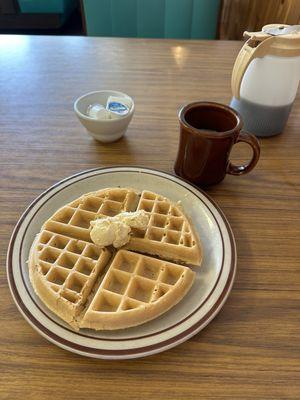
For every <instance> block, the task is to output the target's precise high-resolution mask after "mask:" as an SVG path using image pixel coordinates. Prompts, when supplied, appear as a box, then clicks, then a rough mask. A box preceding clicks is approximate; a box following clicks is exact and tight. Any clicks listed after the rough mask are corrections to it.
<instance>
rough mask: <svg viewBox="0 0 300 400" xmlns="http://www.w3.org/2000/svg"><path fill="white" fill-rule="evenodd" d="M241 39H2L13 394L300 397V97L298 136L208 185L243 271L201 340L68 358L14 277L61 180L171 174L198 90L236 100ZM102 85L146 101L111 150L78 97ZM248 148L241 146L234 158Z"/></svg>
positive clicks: (6, 388)
mask: <svg viewBox="0 0 300 400" xmlns="http://www.w3.org/2000/svg"><path fill="white" fill-rule="evenodd" d="M240 47H241V43H240V42H225V41H224V42H222V41H172V40H139V39H137V40H136V39H99V38H79V37H35V36H32V37H29V36H11V37H5V36H3V37H1V39H0V88H1V91H0V135H1V158H0V162H1V192H0V213H1V215H0V239H1V266H2V268H1V275H0V285H1V303H0V316H1V329H0V346H1V351H0V360H1V372H0V382H1V384H0V398H1V399H9V400H10V399H34V400H35V399H39V400H41V399H53V398H54V399H56V400H58V399H69V398H72V399H82V398H88V399H113V400H115V399H127V398H128V399H132V400H134V399H143V400H145V399H224V398H226V399H239V400H241V399H259V400H261V399H299V397H300V387H299V382H300V381H299V333H300V328H299V299H300V293H299V286H300V285H299V283H300V280H299V267H300V265H299V259H300V246H299V235H300V231H299V204H300V203H299V183H300V182H299V167H300V163H299V160H300V140H299V131H300V98H299V97H298V98H297V100H296V102H295V105H294V108H293V111H292V113H291V116H290V119H289V122H288V126H287V128H286V132H285V133H284V134H283V135H281V136H278V137H274V138H269V139H263V140H261V147H262V152H261V159H260V162H259V164H258V166H257V168H256V169H255V170H254V171H253V172H252V173H250V174H249V175H247V176H244V177H234V176H227V177H226V179H225V181H224V182H223V183H221V184H219V185H218V186H216V187H214V188H211V189H209V190H208V192H209V194H210V195H211V196H212V197H213V198H214V199H215V200H216V201H217V202H218V203H219V205H220V206H221V207H222V209H223V210H224V212H225V214H226V216H227V217H228V220H229V222H230V223H231V225H232V228H233V231H234V233H235V237H236V241H237V249H238V273H237V277H236V281H235V284H234V288H233V290H232V293H231V295H230V297H229V299H228V301H227V303H226V304H225V306H224V308H223V310H222V311H221V312H220V313H219V315H218V316H217V317H216V318H215V319H214V320H213V322H212V323H211V324H210V325H209V326H208V327H206V328H205V329H204V330H203V331H202V332H200V333H199V334H198V335H196V336H195V337H193V338H192V339H191V340H189V341H188V342H186V343H184V344H182V345H180V346H178V347H176V348H174V349H171V350H169V351H166V352H165V353H162V354H158V355H155V356H151V357H148V358H145V359H140V360H132V361H122V362H109V361H101V360H94V359H88V358H83V357H80V356H77V355H75V354H71V353H68V352H66V351H64V350H62V349H60V348H58V347H55V346H54V345H52V344H50V343H49V342H47V341H46V340H45V339H43V338H42V337H41V336H39V335H38V334H37V333H36V332H35V331H34V330H33V329H32V328H31V327H30V326H29V325H28V324H27V323H26V322H25V320H24V319H23V318H22V316H21V315H20V314H19V312H18V310H17V308H16V306H15V304H14V302H13V300H12V297H11V295H10V292H9V289H8V285H7V281H6V275H5V255H6V250H7V245H8V241H9V237H10V234H11V232H12V230H13V227H14V225H15V223H16V221H17V219H18V218H19V216H20V214H21V213H22V211H23V210H24V208H25V207H26V206H27V205H28V203H29V202H31V201H32V200H33V199H34V198H35V197H36V196H37V195H38V194H40V193H41V192H42V191H43V190H45V189H46V188H47V187H48V186H49V185H52V184H53V183H54V182H56V181H58V180H60V179H62V178H64V177H66V176H68V175H70V174H74V173H76V172H79V171H82V170H85V169H88V168H93V167H97V166H109V165H115V164H124V165H143V166H147V167H154V168H160V169H162V170H164V171H168V172H172V171H173V163H174V159H175V155H176V150H177V145H178V122H177V110H178V109H179V107H180V106H181V105H182V104H184V103H186V102H190V101H192V100H196V99H206V100H212V101H220V102H224V103H228V102H229V99H230V96H231V94H230V74H231V69H232V66H233V62H234V59H235V57H236V55H237V53H238V50H239V49H240ZM102 88H111V89H117V90H121V91H124V92H126V93H128V94H130V95H131V96H132V97H133V98H134V99H135V102H136V113H135V116H134V119H133V121H132V123H131V125H130V128H129V130H128V134H127V136H126V137H125V138H123V139H122V140H120V141H119V142H116V143H113V144H108V145H101V144H99V143H97V142H95V141H94V140H92V139H91V138H90V137H89V136H87V134H86V133H85V131H84V129H83V128H82V126H81V125H80V124H79V122H78V121H77V119H76V118H75V115H74V113H73V109H72V107H73V102H74V100H75V99H76V97H78V96H79V95H81V94H83V93H86V92H89V91H92V90H97V89H102ZM248 156H249V152H248V149H247V148H246V147H243V146H242V145H238V146H237V149H235V151H234V158H235V159H246V158H247V157H248ZM297 378H298V379H297Z"/></svg>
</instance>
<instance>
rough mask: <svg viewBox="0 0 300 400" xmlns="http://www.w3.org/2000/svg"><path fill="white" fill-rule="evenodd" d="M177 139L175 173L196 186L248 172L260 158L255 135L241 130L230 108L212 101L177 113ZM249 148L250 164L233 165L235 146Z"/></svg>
mask: <svg viewBox="0 0 300 400" xmlns="http://www.w3.org/2000/svg"><path fill="white" fill-rule="evenodd" d="M179 123H180V140H179V148H178V154H177V159H176V162H175V166H174V169H175V172H176V174H177V175H179V176H181V177H182V178H185V179H187V180H188V181H190V182H192V183H194V184H196V185H197V186H209V185H214V184H216V183H219V182H221V181H222V180H223V179H224V178H225V175H226V174H230V175H243V174H247V173H248V172H250V171H251V170H252V169H253V168H254V167H255V165H256V164H257V161H258V159H259V154H260V146H259V142H258V140H257V139H256V137H255V136H254V135H251V134H250V133H247V132H244V131H242V130H241V129H242V126H243V122H242V120H241V117H240V115H239V114H238V113H237V112H236V111H235V110H233V109H232V108H231V107H228V106H225V105H223V104H219V103H213V102H200V101H197V102H194V103H190V104H187V105H186V106H184V107H183V108H182V109H181V110H180V111H179ZM238 142H245V143H247V144H249V145H250V146H251V147H252V150H253V155H252V159H251V160H250V162H249V163H247V164H245V165H234V164H232V163H231V162H230V160H229V155H230V151H231V149H232V147H233V145H234V144H235V143H238Z"/></svg>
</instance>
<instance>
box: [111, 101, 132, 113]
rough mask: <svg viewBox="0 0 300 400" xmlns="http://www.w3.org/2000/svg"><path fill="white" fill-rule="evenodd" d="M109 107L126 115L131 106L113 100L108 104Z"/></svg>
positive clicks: (112, 110)
mask: <svg viewBox="0 0 300 400" xmlns="http://www.w3.org/2000/svg"><path fill="white" fill-rule="evenodd" d="M107 109H108V110H109V111H111V112H114V113H116V114H119V115H126V114H127V113H128V111H129V108H128V107H127V106H125V104H122V103H119V102H117V101H111V102H110V103H108V104H107Z"/></svg>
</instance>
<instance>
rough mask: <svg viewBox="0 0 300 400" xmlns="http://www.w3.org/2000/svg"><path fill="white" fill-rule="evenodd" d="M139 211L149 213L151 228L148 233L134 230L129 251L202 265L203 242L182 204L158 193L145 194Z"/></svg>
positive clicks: (148, 228) (143, 193)
mask: <svg viewBox="0 0 300 400" xmlns="http://www.w3.org/2000/svg"><path fill="white" fill-rule="evenodd" d="M137 209H138V210H145V211H146V212H147V214H148V215H149V217H150V220H149V225H148V227H147V229H146V230H145V231H140V230H137V229H132V238H131V239H130V242H129V243H128V245H127V246H126V248H127V249H129V250H136V251H139V252H141V253H146V254H153V255H157V256H159V257H161V258H164V259H167V260H172V261H179V262H185V263H190V264H193V265H200V263H201V259H202V250H201V246H200V242H199V240H198V238H197V235H196V234H195V233H194V231H193V228H192V224H191V223H190V222H189V221H188V219H187V217H186V216H185V215H184V213H183V212H182V210H181V207H180V206H179V204H175V203H172V202H171V201H170V200H168V199H167V198H166V197H163V196H161V195H158V194H156V193H152V192H149V191H143V192H142V194H141V197H140V201H139V204H138V207H137Z"/></svg>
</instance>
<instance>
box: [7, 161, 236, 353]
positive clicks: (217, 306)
mask: <svg viewBox="0 0 300 400" xmlns="http://www.w3.org/2000/svg"><path fill="white" fill-rule="evenodd" d="M103 170H108V172H110V171H111V170H119V171H118V172H129V171H134V172H143V170H146V171H150V172H154V175H155V176H158V177H159V176H161V175H160V174H162V176H163V175H166V176H167V178H176V179H177V180H179V181H182V182H183V183H184V185H183V186H185V187H186V186H187V185H189V186H191V187H193V188H194V189H196V191H198V192H200V193H201V194H202V195H203V196H204V197H205V198H206V199H208V201H209V202H210V203H211V204H212V205H213V206H214V207H215V209H216V211H217V212H218V213H219V215H220V217H221V219H222V221H223V222H224V225H225V227H226V231H227V233H228V237H229V242H230V249H231V264H230V270H229V273H228V276H227V277H226V282H225V284H224V288H223V290H222V292H221V294H220V295H219V297H218V298H217V299H216V301H215V302H214V304H213V305H212V307H211V308H210V309H209V310H208V312H207V313H206V314H205V315H204V316H203V317H202V318H201V319H200V320H197V321H196V322H195V323H194V324H193V325H192V326H190V327H188V328H187V329H186V330H184V331H183V332H180V333H179V334H177V335H173V336H171V337H170V338H168V339H166V340H163V341H158V342H157V343H154V344H151V345H149V346H147V345H146V346H141V347H137V348H132V349H125V350H122V349H120V350H115V349H96V348H92V347H86V346H83V345H81V344H77V343H74V342H72V341H69V340H67V339H65V338H64V337H62V336H59V335H57V334H56V333H53V332H52V331H51V330H50V329H49V328H48V327H46V326H44V325H43V324H42V323H41V322H40V321H39V320H37V319H36V317H35V316H34V315H33V314H32V313H31V311H30V309H29V308H28V307H27V306H26V304H24V302H23V300H22V297H21V295H20V293H19V291H18V289H17V286H16V284H15V280H14V275H13V269H14V267H13V260H12V258H13V250H14V245H15V241H16V239H17V237H18V232H19V230H20V228H21V226H22V223H23V221H24V219H25V218H26V216H27V214H28V213H29V212H30V211H31V209H32V208H33V207H34V206H35V205H36V204H37V203H38V202H39V201H40V200H41V199H42V198H43V197H45V196H46V195H47V194H48V193H49V192H51V191H52V190H54V189H55V188H57V187H59V186H61V185H63V184H64V183H65V182H67V181H69V180H72V179H76V178H77V177H79V176H81V175H86V176H87V177H88V175H89V174H92V173H93V172H98V171H99V175H101V172H103ZM95 175H96V174H95ZM172 181H173V182H174V183H178V182H176V180H174V179H172ZM76 182H77V181H76V180H75V182H74V183H76ZM72 184H73V183H71V184H70V185H72ZM24 235H25V233H24V234H23V235H22V236H21V238H22V239H23V236H24ZM18 264H19V263H18ZM236 265H237V252H236V243H235V238H234V234H233V232H232V228H231V226H230V224H229V222H228V220H227V218H226V216H225V214H224V213H223V211H222V210H221V208H220V207H219V206H218V205H217V204H216V202H215V201H214V200H213V199H212V198H211V197H210V195H208V194H207V193H206V192H204V191H203V190H202V189H200V188H198V187H197V186H195V185H193V184H192V183H190V182H188V181H187V180H185V179H183V178H181V177H178V176H177V175H174V174H171V173H169V172H165V171H162V170H159V169H156V168H149V167H142V166H132V165H130V166H124V165H115V166H107V167H96V168H92V169H87V170H84V171H80V172H78V173H75V174H73V175H70V176H68V177H66V178H64V179H62V180H60V181H58V182H56V183H54V184H53V185H51V186H50V187H48V188H47V189H46V190H44V191H43V192H42V193H41V194H40V195H38V196H37V197H36V198H35V199H34V200H33V201H32V202H31V203H30V204H29V205H28V207H27V208H26V209H25V211H24V212H23V213H22V214H21V216H20V218H19V219H18V221H17V223H16V225H15V227H14V229H13V232H12V234H11V238H10V241H9V245H8V251H7V260H6V272H7V279H8V284H9V289H10V292H11V295H12V297H13V300H14V302H15V304H16V305H17V308H18V310H19V311H20V313H21V314H22V316H23V317H24V318H25V320H26V321H27V322H28V323H29V324H30V325H31V326H32V327H33V328H34V329H35V330H36V331H37V332H38V333H40V334H41V335H42V336H43V337H45V338H46V339H47V340H49V341H50V342H52V343H54V344H56V345H57V346H59V347H62V348H64V349H65V350H69V351H71V352H75V353H77V354H81V355H85V356H88V357H96V358H103V359H128V358H137V357H144V356H147V355H151V354H155V353H159V352H162V351H165V350H167V349H169V348H172V347H174V346H177V345H178V344H180V343H182V342H184V341H186V340H188V339H189V338H190V337H192V336H194V335H195V334H197V333H198V332H199V331H200V330H202V329H203V328H204V327H205V326H206V325H207V324H208V323H209V322H210V321H211V320H212V319H213V318H214V317H215V316H216V315H217V313H218V312H219V311H220V310H221V308H222V307H223V305H224V303H225V301H226V299H227V297H228V296H229V294H230V292H231V288H232V285H233V282H234V278H235V274H236ZM54 337H56V338H58V339H59V340H58V341H57V340H55V339H54Z"/></svg>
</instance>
